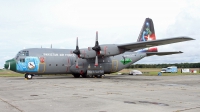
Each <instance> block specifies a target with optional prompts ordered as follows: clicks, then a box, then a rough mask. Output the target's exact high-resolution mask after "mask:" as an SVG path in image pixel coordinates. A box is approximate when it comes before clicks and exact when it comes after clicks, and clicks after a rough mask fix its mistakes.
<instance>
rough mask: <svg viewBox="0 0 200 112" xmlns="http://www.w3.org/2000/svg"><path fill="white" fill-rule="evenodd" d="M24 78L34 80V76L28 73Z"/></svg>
mask: <svg viewBox="0 0 200 112" xmlns="http://www.w3.org/2000/svg"><path fill="white" fill-rule="evenodd" d="M24 77H25V78H26V79H32V78H33V75H32V74H28V73H26V74H25V75H24Z"/></svg>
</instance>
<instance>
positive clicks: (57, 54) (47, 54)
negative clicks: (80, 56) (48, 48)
mask: <svg viewBox="0 0 200 112" xmlns="http://www.w3.org/2000/svg"><path fill="white" fill-rule="evenodd" d="M43 55H44V56H69V57H75V55H74V54H63V53H60V54H59V53H43Z"/></svg>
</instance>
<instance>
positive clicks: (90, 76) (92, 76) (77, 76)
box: [72, 74, 103, 78]
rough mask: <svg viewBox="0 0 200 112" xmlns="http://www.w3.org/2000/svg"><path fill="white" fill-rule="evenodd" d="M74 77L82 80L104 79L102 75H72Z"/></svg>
mask: <svg viewBox="0 0 200 112" xmlns="http://www.w3.org/2000/svg"><path fill="white" fill-rule="evenodd" d="M72 75H73V76H74V78H80V77H81V76H82V78H102V77H103V76H102V75H87V74H83V75H81V74H72Z"/></svg>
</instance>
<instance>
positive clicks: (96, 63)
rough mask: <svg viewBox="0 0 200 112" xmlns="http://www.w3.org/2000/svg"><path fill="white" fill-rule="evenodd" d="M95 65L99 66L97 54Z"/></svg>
mask: <svg viewBox="0 0 200 112" xmlns="http://www.w3.org/2000/svg"><path fill="white" fill-rule="evenodd" d="M94 65H95V66H98V57H97V56H96V59H95V64H94Z"/></svg>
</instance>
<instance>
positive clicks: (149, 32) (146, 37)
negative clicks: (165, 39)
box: [137, 18, 158, 52]
mask: <svg viewBox="0 0 200 112" xmlns="http://www.w3.org/2000/svg"><path fill="white" fill-rule="evenodd" d="M151 40H156V35H155V30H154V25H153V21H152V19H150V18H146V19H145V21H144V24H143V26H142V29H141V31H140V34H139V37H138V39H137V42H141V41H151ZM139 51H140V52H158V49H157V47H150V48H145V49H141V50H139Z"/></svg>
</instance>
